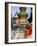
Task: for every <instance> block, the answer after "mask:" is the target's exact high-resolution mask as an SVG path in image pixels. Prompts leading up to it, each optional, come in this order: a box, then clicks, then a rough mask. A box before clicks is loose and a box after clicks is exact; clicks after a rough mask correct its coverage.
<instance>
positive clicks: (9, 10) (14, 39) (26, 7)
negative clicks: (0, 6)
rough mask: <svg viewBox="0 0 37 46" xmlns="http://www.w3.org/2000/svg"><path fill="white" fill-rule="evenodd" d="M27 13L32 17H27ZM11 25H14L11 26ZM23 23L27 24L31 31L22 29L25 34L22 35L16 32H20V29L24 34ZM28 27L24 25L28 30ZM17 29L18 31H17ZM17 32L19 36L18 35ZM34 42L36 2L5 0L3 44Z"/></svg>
mask: <svg viewBox="0 0 37 46" xmlns="http://www.w3.org/2000/svg"><path fill="white" fill-rule="evenodd" d="M19 9H20V10H19ZM31 12H32V13H31ZM15 13H16V14H15ZM26 13H28V14H26ZM10 15H11V16H10ZM17 15H18V16H17ZM29 15H30V16H31V15H32V17H31V18H29ZM24 17H25V18H26V19H25V18H24ZM23 18H24V19H23ZM18 19H19V20H18ZM21 19H22V21H21ZM25 20H26V22H24V21H25ZM19 21H20V22H19ZM17 23H18V26H15V25H17ZM13 25H14V26H15V27H13ZM19 25H20V26H19ZM24 25H26V26H28V27H29V28H30V29H31V31H29V32H26V31H24V32H25V35H26V36H24V37H23V36H22V35H21V34H20V33H16V32H20V31H21V30H22V33H23V34H24V32H23V28H24V27H25V26H24ZM17 27H19V28H17ZM29 28H27V27H26V30H29ZM19 29H20V31H18V30H19ZM16 30H17V31H16ZM14 32H15V33H16V34H15V33H14ZM31 32H32V33H31ZM14 34H15V36H14ZM19 34H20V36H18V35H19ZM29 39H30V40H29ZM35 42H36V4H35V3H20V2H5V44H18V43H35Z"/></svg>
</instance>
